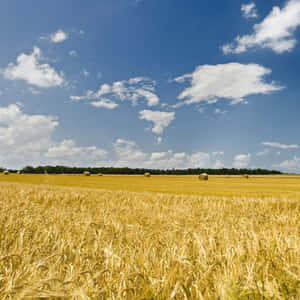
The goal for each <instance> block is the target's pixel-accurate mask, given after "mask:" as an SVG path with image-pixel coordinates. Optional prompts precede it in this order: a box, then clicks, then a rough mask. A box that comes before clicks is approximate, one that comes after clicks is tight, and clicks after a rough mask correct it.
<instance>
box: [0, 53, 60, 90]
mask: <svg viewBox="0 0 300 300" xmlns="http://www.w3.org/2000/svg"><path fill="white" fill-rule="evenodd" d="M41 61H42V51H41V50H40V49H39V48H37V47H34V49H33V52H32V53H31V54H29V55H27V54H25V53H22V54H20V55H19V56H18V58H17V62H16V64H14V63H10V64H9V65H8V66H7V67H6V68H5V69H4V70H2V73H3V75H4V77H5V78H6V79H9V80H24V81H26V82H27V83H29V84H30V85H34V86H37V87H40V88H50V87H56V86H62V85H63V84H64V83H65V79H64V74H63V73H62V72H57V71H56V70H55V69H54V68H52V67H51V66H50V65H49V64H43V63H41Z"/></svg>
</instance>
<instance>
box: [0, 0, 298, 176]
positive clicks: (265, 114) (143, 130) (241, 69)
mask: <svg viewBox="0 0 300 300" xmlns="http://www.w3.org/2000/svg"><path fill="white" fill-rule="evenodd" d="M0 37H1V47H0V166H1V167H5V168H16V169H18V168H22V167H24V166H26V165H33V166H37V165H46V164H51V165H56V164H60V165H67V166H82V167H87V166H95V167H96V166H115V167H146V168H164V169H166V168H198V167H200V168H222V167H227V168H231V167H235V168H268V169H276V170H280V171H284V172H300V140H299V128H300V118H299V112H300V101H299V95H300V84H299V72H300V60H299V54H300V43H299V40H300V0H287V1H282V0H270V1H243V0H242V1H240V0H225V1H217V2H209V1H199V0H189V1H182V0H88V1H82V0H64V1H60V0H52V1H35V0H26V1H24V0H21V1H20V0H2V1H1V3H0Z"/></svg>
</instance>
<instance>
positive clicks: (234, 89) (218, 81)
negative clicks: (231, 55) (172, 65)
mask: <svg viewBox="0 0 300 300" xmlns="http://www.w3.org/2000/svg"><path fill="white" fill-rule="evenodd" d="M270 73H271V70H270V69H267V68H264V67H263V66H261V65H257V64H248V65H244V64H239V63H228V64H224V65H202V66H198V67H197V68H196V70H195V71H194V72H193V73H191V74H185V75H183V76H180V77H177V78H175V81H177V82H184V81H186V80H188V81H189V82H190V86H189V87H187V88H186V89H185V90H184V91H183V92H182V93H181V94H180V95H179V96H178V99H179V100H182V102H180V103H179V104H180V105H182V104H192V103H199V102H205V103H207V104H210V103H212V102H211V101H213V103H215V102H216V100H219V99H228V100H230V101H231V104H235V103H238V102H243V101H244V98H245V97H247V96H250V95H257V94H268V93H270V92H274V91H278V90H281V89H282V88H283V87H281V86H278V85H276V84H275V83H274V82H271V83H267V82H265V80H264V77H265V76H266V75H269V74H270Z"/></svg>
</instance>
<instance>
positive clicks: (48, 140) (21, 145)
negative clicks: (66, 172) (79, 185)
mask: <svg viewBox="0 0 300 300" xmlns="http://www.w3.org/2000/svg"><path fill="white" fill-rule="evenodd" d="M58 125H59V122H58V120H57V118H56V117H53V116H47V115H38V114H36V115H34V114H26V113H24V112H23V111H22V107H21V106H20V105H19V104H11V105H9V106H7V107H0V165H1V166H5V167H9V168H21V167H24V164H26V165H27V164H29V165H41V164H68V165H76V166H80V165H81V166H88V165H96V164H99V163H100V162H102V161H103V159H105V158H106V154H107V152H106V151H105V150H103V149H101V148H98V147H96V146H88V147H82V146H77V145H76V143H75V142H74V141H73V140H64V141H62V142H59V143H57V142H56V141H54V139H53V134H54V131H55V129H56V128H57V126H58Z"/></svg>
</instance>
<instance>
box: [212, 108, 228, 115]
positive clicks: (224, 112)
mask: <svg viewBox="0 0 300 300" xmlns="http://www.w3.org/2000/svg"><path fill="white" fill-rule="evenodd" d="M227 112H228V111H227V110H222V109H220V108H216V109H215V114H216V115H225V114H227Z"/></svg>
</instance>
